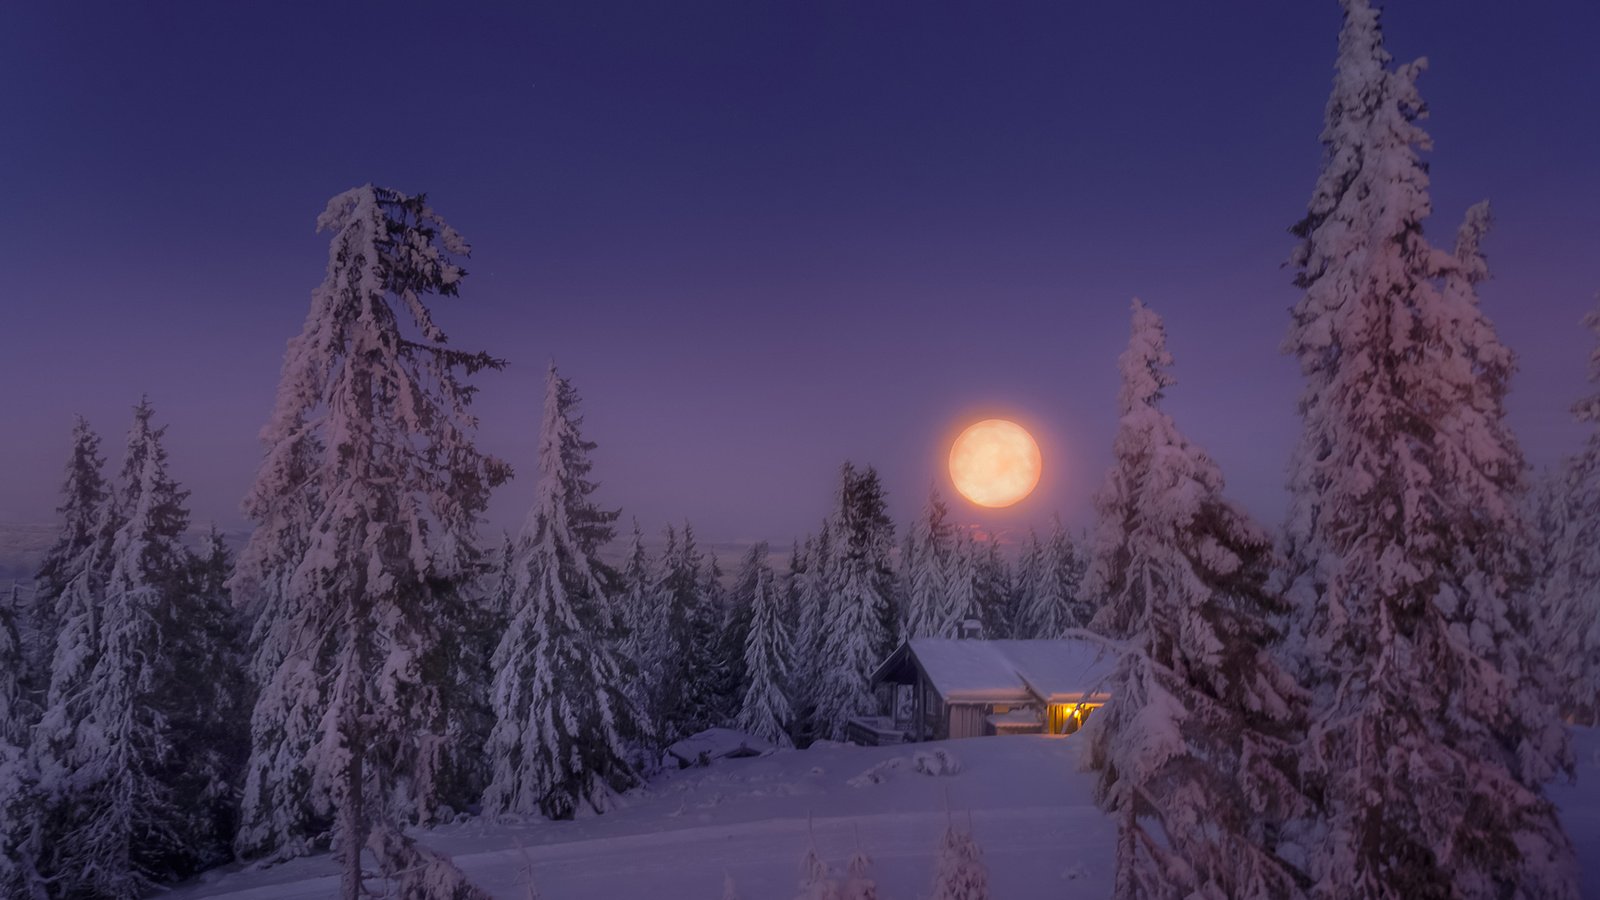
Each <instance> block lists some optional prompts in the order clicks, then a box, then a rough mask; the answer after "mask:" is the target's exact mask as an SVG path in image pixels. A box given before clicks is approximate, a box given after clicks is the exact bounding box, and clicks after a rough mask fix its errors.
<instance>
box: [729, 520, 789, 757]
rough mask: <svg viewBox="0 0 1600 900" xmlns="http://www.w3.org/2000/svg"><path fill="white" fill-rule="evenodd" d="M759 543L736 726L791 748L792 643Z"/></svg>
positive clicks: (755, 561)
mask: <svg viewBox="0 0 1600 900" xmlns="http://www.w3.org/2000/svg"><path fill="white" fill-rule="evenodd" d="M757 548H758V550H757V552H755V553H753V560H752V563H753V566H754V583H753V584H752V586H751V597H750V600H749V603H750V627H749V629H748V632H747V638H746V641H745V647H744V668H745V673H746V674H745V679H746V683H747V685H748V686H747V687H746V688H745V690H744V699H743V702H742V703H741V704H740V706H739V716H738V719H737V720H736V721H735V725H736V726H737V727H738V728H739V729H740V730H742V731H745V732H748V733H750V734H753V735H755V736H756V737H758V738H761V739H762V740H764V741H768V742H769V743H772V744H774V745H776V746H779V747H787V746H790V745H791V741H790V738H789V733H788V726H789V722H790V721H792V719H793V711H792V707H791V706H790V704H789V697H788V685H789V673H790V672H791V671H792V669H793V665H792V663H791V662H790V660H791V658H792V656H793V654H794V644H793V641H792V639H791V638H790V635H789V625H788V623H787V622H786V621H784V617H783V606H782V603H783V595H782V593H781V592H780V590H779V588H778V586H777V585H775V584H774V583H773V575H772V569H771V567H770V566H768V565H767V560H766V552H767V547H766V544H758V545H757Z"/></svg>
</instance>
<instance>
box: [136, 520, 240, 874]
mask: <svg viewBox="0 0 1600 900" xmlns="http://www.w3.org/2000/svg"><path fill="white" fill-rule="evenodd" d="M175 562H176V564H179V565H181V566H183V567H184V569H186V571H185V572H184V573H183V576H184V582H183V584H182V586H181V588H179V589H178V590H177V591H176V592H175V593H174V594H173V595H172V597H171V598H170V601H169V602H168V603H167V604H166V605H165V606H164V607H163V618H162V620H161V622H160V626H161V629H162V632H163V634H164V635H165V636H166V637H165V640H164V641H163V652H162V654H161V659H160V673H161V674H160V678H161V681H162V683H163V684H164V687H163V688H162V690H161V692H160V695H159V697H158V698H157V699H158V702H159V703H160V705H161V706H162V708H163V709H164V711H165V715H166V718H167V727H168V730H169V732H170V734H171V743H172V749H171V753H170V754H169V755H168V765H167V767H166V769H165V770H164V771H163V773H162V775H161V777H162V780H163V781H164V782H165V783H166V784H169V785H171V788H172V791H173V794H174V796H175V797H176V798H178V805H179V809H180V812H181V817H180V821H179V822H178V823H177V825H178V827H179V828H180V829H181V835H182V842H183V845H184V846H185V847H186V848H187V851H188V853H189V855H190V857H191V859H190V868H193V869H195V870H200V869H206V868H209V867H211V866H216V865H220V864H222V863H224V862H227V861H228V860H230V859H232V858H233V837H234V834H235V832H236V831H237V829H238V808H239V795H240V790H241V787H242V784H241V778H240V776H241V774H242V772H243V769H244V761H245V759H246V757H248V755H249V752H250V706H249V704H250V685H249V683H248V679H247V677H246V673H245V654H244V634H243V623H242V622H241V620H240V618H239V615H238V613H237V611H236V610H235V609H234V607H233V603H232V598H231V594H230V591H229V590H228V580H229V578H230V577H231V576H232V573H233V560H232V555H231V554H230V553H229V552H228V548H227V547H226V545H224V543H223V540H222V535H221V533H220V532H218V531H217V529H216V526H214V525H213V526H211V528H210V529H209V530H207V532H206V533H205V534H204V535H203V536H202V537H201V541H200V551H199V553H198V554H188V553H185V554H183V556H182V558H181V560H180V561H175Z"/></svg>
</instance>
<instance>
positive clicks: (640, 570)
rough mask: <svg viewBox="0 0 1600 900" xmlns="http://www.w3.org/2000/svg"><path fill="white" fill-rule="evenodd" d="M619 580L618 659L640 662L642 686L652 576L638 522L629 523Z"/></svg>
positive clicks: (650, 639) (650, 641)
mask: <svg viewBox="0 0 1600 900" xmlns="http://www.w3.org/2000/svg"><path fill="white" fill-rule="evenodd" d="M621 576H622V585H621V590H622V593H621V596H620V597H619V598H618V604H617V605H618V607H619V610H618V613H619V615H620V616H621V619H622V627H623V630H624V632H625V634H626V636H625V637H624V638H623V641H622V645H621V648H622V655H623V656H624V657H625V658H627V659H634V660H639V661H640V663H639V667H640V670H641V671H640V674H639V679H638V680H639V681H640V682H641V683H642V682H646V681H649V680H650V676H649V675H648V672H647V669H648V665H647V662H648V660H649V657H650V655H651V648H652V647H653V645H654V642H655V636H654V634H653V631H654V629H655V625H656V622H655V610H654V609H653V608H652V601H653V600H654V597H653V596H652V585H653V584H654V583H655V575H654V574H653V573H652V571H651V568H650V556H649V554H647V553H646V552H645V549H644V532H643V531H641V530H640V529H639V520H638V519H634V520H633V532H632V533H631V534H630V535H629V537H628V552H627V557H626V558H625V559H624V560H623V563H622V573H621ZM636 696H637V697H638V698H639V699H640V700H641V701H643V700H644V698H645V697H646V696H648V694H647V692H646V693H637V694H636Z"/></svg>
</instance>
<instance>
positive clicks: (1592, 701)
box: [1539, 309, 1600, 725]
mask: <svg viewBox="0 0 1600 900" xmlns="http://www.w3.org/2000/svg"><path fill="white" fill-rule="evenodd" d="M1584 324H1585V325H1586V326H1588V327H1589V328H1590V329H1591V330H1593V331H1594V333H1595V336H1596V337H1597V338H1600V309H1596V310H1594V311H1593V312H1591V313H1589V315H1588V316H1586V317H1585V318H1584ZM1589 380H1590V382H1591V383H1593V384H1594V385H1595V386H1596V391H1595V392H1594V393H1592V394H1590V395H1589V396H1587V397H1584V398H1583V399H1581V400H1579V401H1578V402H1577V403H1576V404H1574V406H1573V410H1572V411H1573V414H1574V415H1575V416H1576V417H1577V418H1578V420H1579V421H1580V422H1583V423H1585V424H1586V425H1587V426H1588V427H1589V434H1588V436H1587V437H1586V438H1585V440H1584V445H1583V451H1582V452H1581V453H1579V454H1578V455H1577V456H1574V457H1573V458H1572V459H1570V460H1567V461H1566V463H1565V464H1564V465H1563V466H1562V467H1561V469H1560V471H1559V472H1557V473H1556V475H1555V477H1554V478H1553V479H1552V483H1551V484H1550V485H1548V487H1547V490H1546V491H1545V492H1544V497H1543V498H1542V499H1543V500H1544V503H1543V504H1542V510H1541V512H1542V513H1543V515H1542V516H1541V521H1540V526H1541V528H1540V530H1541V534H1542V535H1543V542H1542V547H1541V550H1542V553H1541V561H1542V563H1543V565H1542V578H1541V583H1540V586H1539V587H1540V594H1541V601H1542V603H1541V610H1542V612H1543V618H1544V623H1543V634H1542V635H1541V640H1540V646H1541V647H1542V649H1543V650H1544V652H1545V656H1546V657H1547V658H1548V659H1550V660H1552V662H1553V663H1554V665H1555V667H1556V671H1555V683H1556V684H1557V686H1558V689H1559V690H1560V694H1559V695H1558V700H1559V702H1560V703H1561V707H1562V711H1563V712H1565V713H1566V714H1567V715H1568V716H1570V717H1572V719H1573V720H1575V721H1578V722H1583V723H1585V724H1589V725H1594V724H1597V723H1600V344H1597V345H1596V348H1595V350H1594V352H1593V354H1592V355H1591V356H1590V358H1589Z"/></svg>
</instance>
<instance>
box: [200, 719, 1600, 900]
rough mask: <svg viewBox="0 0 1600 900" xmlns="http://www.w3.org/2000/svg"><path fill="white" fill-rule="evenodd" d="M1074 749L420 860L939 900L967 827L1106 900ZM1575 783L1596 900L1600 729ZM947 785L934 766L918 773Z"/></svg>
mask: <svg viewBox="0 0 1600 900" xmlns="http://www.w3.org/2000/svg"><path fill="white" fill-rule="evenodd" d="M1081 747H1082V742H1081V741H1074V740H1073V739H1071V738H1065V739H1062V738H1048V737H1005V738H970V739H967V740H959V741H945V742H939V743H929V744H919V745H907V746H902V747H849V746H826V747H814V748H811V749H809V750H804V751H789V752H782V753H777V754H774V755H771V756H766V757H760V758H751V759H733V760H726V761H723V762H719V763H717V764H716V765H714V766H712V767H710V768H705V769H690V770H685V771H682V772H674V773H670V774H668V775H664V776H662V777H661V778H659V779H657V780H656V781H655V782H653V783H652V784H651V785H650V787H649V789H648V790H647V791H644V792H641V793H639V794H635V795H632V796H630V798H629V804H628V807H627V808H626V809H623V810H620V811H616V812H613V813H608V814H606V815H604V816H599V817H591V818H585V819H581V820H579V821H576V822H546V821H535V822H529V823H527V824H520V825H493V826H491V825H486V824H483V823H476V822H475V823H468V824H464V825H456V826H450V827H446V828H440V829H437V830H434V831H432V832H429V833H427V834H426V835H425V836H424V839H425V840H426V841H427V843H429V844H431V845H432V846H434V847H437V848H439V849H441V850H444V851H446V852H448V853H450V854H452V855H454V856H455V858H456V861H457V863H458V864H460V865H461V867H462V868H463V869H465V870H466V871H467V873H468V874H469V875H470V876H472V877H473V878H474V880H476V881H477V882H478V884H480V885H481V886H483V887H485V888H487V889H488V890H489V891H491V892H492V893H494V894H495V896H497V897H504V898H518V900H522V898H526V897H527V896H528V895H527V893H526V888H525V887H524V882H523V876H522V874H521V873H522V872H524V871H528V872H531V873H532V878H533V882H534V885H535V887H536V888H537V890H538V892H539V897H540V898H542V900H576V898H615V900H627V898H649V900H690V898H695V900H711V898H717V897H721V896H722V886H723V876H724V873H727V874H730V875H732V876H733V879H734V882H735V884H736V886H737V888H738V892H739V895H740V896H741V897H743V898H745V900H788V898H790V897H792V896H794V894H795V889H796V886H797V878H798V867H799V863H800V858H801V855H802V854H803V853H804V852H805V850H806V848H807V846H808V841H809V840H810V839H811V838H810V837H809V836H808V835H814V836H815V840H816V843H817V846H818V849H819V850H820V851H821V853H822V855H823V856H824V857H825V858H826V859H827V860H828V861H829V862H830V863H832V864H833V865H835V866H838V867H842V866H843V865H844V862H845V860H846V858H847V857H848V856H849V855H850V854H851V853H852V852H853V851H854V850H855V848H856V846H857V840H858V839H859V841H860V846H861V847H862V848H863V849H864V850H866V852H867V853H868V854H869V855H871V856H872V858H873V860H874V861H875V863H876V866H875V874H876V877H877V880H878V884H879V888H880V895H881V896H882V897H884V898H885V900H917V898H921V897H926V896H927V895H928V888H929V881H930V879H931V878H932V876H933V858H934V853H935V850H936V848H937V842H938V839H939V836H940V834H941V831H942V829H943V828H944V825H945V821H946V815H947V812H946V809H947V808H948V810H949V811H950V812H949V813H948V815H953V816H955V817H956V818H957V819H958V821H960V822H961V823H963V824H965V823H966V822H967V821H968V820H969V817H970V822H971V824H972V828H973V830H974V832H975V833H976V834H977V837H978V840H979V842H980V843H981V844H982V845H983V852H984V856H985V859H986V860H987V862H988V866H989V877H990V885H991V887H992V888H993V894H994V896H995V897H996V898H1002V900H1029V898H1056V897H1104V896H1106V895H1107V894H1109V892H1110V876H1111V858H1112V853H1113V848H1112V837H1113V832H1112V828H1111V823H1110V821H1109V820H1107V819H1106V818H1105V816H1103V815H1102V814H1101V813H1100V812H1099V811H1098V810H1097V809H1096V808H1095V806H1094V803H1093V801H1092V799H1091V798H1090V790H1091V785H1092V779H1091V777H1090V776H1089V775H1088V774H1087V773H1084V772H1081V771H1079V768H1078V751H1079V750H1080V749H1081ZM935 750H942V751H944V752H945V753H946V754H949V755H951V756H953V757H954V758H955V760H956V761H957V762H958V763H959V769H960V771H958V772H956V773H954V774H943V775H930V774H924V773H923V772H920V771H918V766H917V765H916V764H915V761H914V759H913V755H914V754H916V753H930V752H933V751H935ZM1575 750H1576V751H1577V754H1578V762H1579V780H1578V782H1577V783H1576V784H1559V785H1556V786H1554V787H1553V788H1552V794H1553V796H1554V797H1555V798H1556V800H1557V802H1558V803H1560V804H1561V807H1562V811H1563V817H1564V820H1565V822H1566V824H1567V827H1568V830H1569V831H1570V832H1571V834H1572V838H1573V842H1574V843H1575V844H1576V845H1577V846H1578V848H1579V857H1580V861H1581V864H1582V865H1584V866H1585V870H1584V874H1583V879H1584V880H1583V896H1585V897H1593V898H1600V858H1597V857H1596V854H1595V852H1594V851H1595V850H1596V849H1600V730H1597V729H1586V730H1582V731H1580V732H1579V733H1578V734H1577V739H1576V741H1575ZM921 768H924V769H938V768H940V766H938V765H924V766H922V767H921ZM335 887H336V884H335V874H334V867H333V865H332V863H331V862H330V861H329V860H328V859H327V858H326V857H321V858H315V859H305V860H297V861H295V862H292V863H288V864H285V865H282V866H277V867H274V868H270V869H264V870H260V871H245V872H237V873H214V874H213V875H212V876H211V877H210V878H208V879H206V881H205V882H204V883H201V884H197V885H193V886H190V887H188V888H185V889H182V890H179V891H176V892H174V893H173V894H171V895H169V896H171V897H173V898H175V900H176V898H199V897H228V898H235V900H247V898H250V900H265V898H304V900H312V898H317V900H321V898H327V897H331V896H332V895H333V894H334V891H335Z"/></svg>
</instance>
